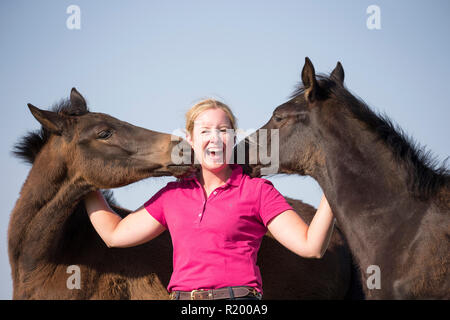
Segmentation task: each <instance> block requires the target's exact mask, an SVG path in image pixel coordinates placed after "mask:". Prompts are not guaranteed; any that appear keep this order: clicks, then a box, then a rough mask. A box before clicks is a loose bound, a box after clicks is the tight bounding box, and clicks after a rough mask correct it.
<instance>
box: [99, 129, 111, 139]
mask: <svg viewBox="0 0 450 320" xmlns="http://www.w3.org/2000/svg"><path fill="white" fill-rule="evenodd" d="M111 136H112V131H111V130H103V131H100V132H99V133H98V134H97V138H98V139H103V140H106V139H108V138H109V137H111Z"/></svg>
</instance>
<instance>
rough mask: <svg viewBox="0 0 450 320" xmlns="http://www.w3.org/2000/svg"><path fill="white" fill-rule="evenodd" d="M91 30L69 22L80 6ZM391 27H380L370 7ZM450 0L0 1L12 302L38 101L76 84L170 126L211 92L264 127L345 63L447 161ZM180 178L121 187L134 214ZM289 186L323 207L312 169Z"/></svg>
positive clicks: (282, 179) (138, 118)
mask: <svg viewBox="0 0 450 320" xmlns="http://www.w3.org/2000/svg"><path fill="white" fill-rule="evenodd" d="M72 4H75V5H78V6H79V7H80V9H81V29H80V30H69V29H68V28H67V27H66V20H67V18H68V17H69V14H67V13H66V9H67V7H68V6H69V5H72ZM372 4H375V5H378V6H379V7H380V9H381V29H380V30H369V29H368V28H367V26H366V20H367V19H368V17H369V15H368V14H367V13H366V9H367V7H368V6H369V5H372ZM449 12H450V2H449V1H447V0H442V1H438V0H434V1H364V0H361V1H349V0H346V1H331V0H330V1H325V0H321V1H312V0H311V1H262V0H259V1H233V0H232V1H164V2H163V1H134V0H133V1H105V0H104V1H98V0H97V1H87V0H84V1H80V0H72V1H16V0H14V1H12V0H3V1H1V2H0V44H1V50H0V57H1V59H0V97H1V117H0V121H1V125H0V133H1V137H2V139H1V141H0V150H1V153H0V161H1V166H0V168H1V169H0V170H1V177H2V183H1V186H0V188H1V192H0V194H1V201H2V203H3V204H5V206H4V210H3V211H4V212H3V214H2V215H1V216H0V284H1V285H0V298H1V299H10V298H11V295H12V282H11V275H10V266H9V261H8V255H7V228H8V222H9V215H10V213H11V211H12V209H13V207H14V204H15V202H16V200H17V198H18V196H19V192H20V188H21V186H22V184H23V182H24V181H25V179H26V176H27V174H28V171H29V169H30V168H29V166H28V165H25V164H24V163H22V162H21V161H19V160H18V159H16V158H14V157H13V156H12V155H11V149H12V146H13V145H14V143H15V142H16V141H17V140H18V139H19V138H20V137H21V136H22V135H23V134H25V133H26V132H27V131H28V130H34V129H38V128H39V125H38V122H37V121H36V120H35V119H34V118H33V117H32V115H31V113H30V112H29V110H28V108H27V107H26V104H27V103H32V104H34V105H36V106H39V107H42V108H47V107H49V106H50V105H52V104H53V103H55V102H57V101H59V100H60V99H61V98H66V97H68V95H69V92H70V89H71V88H72V87H76V88H77V89H78V90H79V91H80V92H81V93H82V94H83V95H84V97H85V98H86V99H87V101H88V104H89V106H90V109H91V110H92V111H96V112H104V113H108V114H110V115H112V116H114V117H116V118H119V119H121V120H124V121H127V122H130V123H132V124H135V125H138V126H142V127H146V128H149V129H153V130H157V131H162V132H168V133H171V132H173V131H174V130H176V129H177V128H182V127H183V125H184V113H185V112H186V111H187V109H189V107H190V106H191V105H192V104H193V103H195V102H196V101H198V100H199V99H201V98H205V97H215V98H218V99H221V100H223V101H224V102H225V103H227V104H229V105H230V106H231V108H232V109H233V111H234V113H235V114H236V116H237V118H238V125H239V127H240V128H242V129H243V130H249V129H252V128H253V129H256V128H258V127H260V126H261V125H263V124H264V123H265V122H266V121H267V120H268V119H269V117H270V115H271V113H272V111H273V109H274V108H275V107H276V106H278V105H279V104H281V103H283V102H285V101H286V100H287V98H288V96H289V95H290V94H291V93H292V91H293V90H294V88H295V85H296V84H297V83H298V82H299V81H300V72H301V69H302V67H303V63H304V58H305V56H308V57H310V58H311V60H312V62H313V63H314V66H315V69H316V72H325V73H329V72H331V71H332V70H333V68H334V66H335V65H336V62H337V61H341V63H342V64H343V66H344V70H345V73H346V79H345V82H346V85H347V87H348V88H349V89H350V90H351V91H352V92H353V93H355V94H357V95H358V96H359V97H361V98H362V99H363V100H364V101H366V102H367V103H368V104H369V105H370V106H371V107H372V108H374V109H375V110H378V111H382V112H386V113H387V114H388V115H389V116H390V117H391V118H392V119H393V120H394V121H395V122H396V123H398V124H399V125H400V126H401V127H402V128H403V129H404V130H405V131H406V132H407V133H408V134H409V135H411V136H413V137H414V138H415V140H417V141H418V142H420V143H421V144H422V145H426V146H427V147H428V149H429V150H431V151H432V152H433V153H434V154H435V155H436V157H437V158H438V159H439V160H444V159H445V158H446V157H447V156H448V155H449V143H448V137H449V131H450V130H449V128H448V121H449V119H450V117H449V115H450V111H449V107H450V103H449V101H450V97H449V92H450V82H449V81H448V78H449V76H448V75H449V73H450V60H449V58H448V57H449V52H450V46H449V40H448V39H449V31H450V20H449V19H448V13H449ZM171 179H172V178H157V179H147V180H145V181H141V182H138V183H136V184H133V185H130V186H127V187H124V188H120V189H116V190H115V191H114V194H115V197H116V199H117V200H118V202H119V203H120V204H121V205H122V206H124V207H126V208H129V209H136V208H137V207H139V206H140V205H142V204H143V203H144V202H145V201H146V200H147V199H148V198H150V197H151V196H152V195H153V194H154V193H155V192H156V191H157V190H159V189H160V188H161V187H163V186H164V185H165V184H166V183H167V182H168V181H170V180H171ZM270 180H271V181H272V182H273V183H274V184H275V186H276V187H277V188H278V189H279V190H280V191H281V192H282V193H283V194H284V195H288V196H291V197H294V198H297V199H302V200H303V201H305V202H308V203H310V204H313V205H315V206H317V205H318V203H319V200H320V196H321V189H320V187H319V186H318V185H317V183H316V182H315V181H313V180H312V179H311V178H302V177H294V176H289V177H286V176H276V177H271V178H270Z"/></svg>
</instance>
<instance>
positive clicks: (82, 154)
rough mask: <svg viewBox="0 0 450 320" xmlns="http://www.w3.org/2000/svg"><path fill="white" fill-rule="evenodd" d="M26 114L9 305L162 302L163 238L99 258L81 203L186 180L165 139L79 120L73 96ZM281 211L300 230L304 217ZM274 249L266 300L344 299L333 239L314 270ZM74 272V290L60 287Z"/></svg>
mask: <svg viewBox="0 0 450 320" xmlns="http://www.w3.org/2000/svg"><path fill="white" fill-rule="evenodd" d="M29 107H30V110H31V112H32V113H33V115H34V116H35V117H36V119H37V120H38V121H39V122H40V123H41V124H42V129H41V130H40V131H39V132H34V133H30V134H29V135H28V136H26V137H25V138H23V139H22V140H21V142H20V143H19V144H18V145H17V146H16V149H15V153H16V155H18V156H19V157H21V158H23V159H25V160H26V161H27V162H29V163H31V164H32V168H31V171H30V173H29V176H28V178H27V180H26V181H25V184H24V186H23V187H22V190H21V194H20V198H19V199H18V201H17V203H16V206H15V208H14V210H13V212H12V215H11V220H10V225H9V232H8V240H9V243H8V245H9V258H10V264H11V269H12V278H13V286H14V293H13V298H15V299H167V298H168V294H167V291H166V289H165V287H166V286H167V284H168V282H169V278H170V275H171V272H172V246H171V240H170V235H169V233H168V232H164V233H163V234H162V235H160V236H159V237H157V238H155V239H153V240H152V241H150V242H148V243H146V244H143V245H140V246H137V247H132V248H126V249H119V248H107V246H106V245H105V244H104V243H103V241H102V240H101V238H100V237H99V236H98V235H97V233H96V232H95V230H94V228H93V227H92V225H91V223H90V221H89V218H88V216H87V214H86V211H85V208H84V204H83V201H81V200H82V198H83V196H84V195H85V194H86V193H88V192H89V191H91V190H95V189H100V188H114V187H118V186H122V185H125V184H129V183H132V182H134V181H138V180H140V179H143V178H147V177H151V176H161V175H171V174H172V175H176V176H178V175H181V174H183V173H185V172H187V171H188V170H190V167H187V166H175V165H174V164H173V163H172V162H171V156H170V155H171V149H172V148H173V147H174V143H176V142H172V141H171V137H170V135H167V134H163V133H157V132H154V131H150V130H146V129H142V128H138V127H135V126H133V125H131V124H128V123H125V122H123V121H120V120H117V119H115V118H113V117H110V116H108V115H106V114H99V113H92V112H89V111H88V109H87V106H86V102H85V100H84V98H83V97H82V96H81V95H80V94H79V93H78V92H77V91H76V90H75V89H72V92H71V95H70V100H68V101H63V102H62V103H60V104H59V105H57V106H55V107H54V108H53V111H44V110H40V109H38V108H36V107H33V106H31V105H29ZM105 195H106V198H107V200H108V203H109V204H110V206H111V207H112V208H113V209H114V210H115V211H116V212H117V213H118V214H120V215H121V216H122V217H124V216H126V215H127V214H128V213H129V211H128V210H126V209H123V208H120V207H118V206H117V205H116V204H115V203H114V201H113V199H112V196H111V193H110V192H109V193H106V194H105ZM288 201H289V202H290V203H291V205H292V206H293V207H294V208H295V209H296V211H297V212H299V213H300V214H301V215H302V217H303V218H304V219H305V220H306V221H310V219H311V217H312V215H313V213H314V212H315V209H314V208H313V207H311V206H309V205H307V204H304V203H302V202H301V201H298V200H292V199H288ZM279 247H280V245H279V244H278V243H277V242H276V241H275V240H273V239H272V238H271V237H270V236H268V237H265V239H264V241H263V243H262V245H261V249H260V253H259V263H260V264H261V271H262V275H263V278H264V281H265V282H264V289H265V297H266V298H269V299H270V298H272V299H283V298H288V299H313V298H322V299H327V298H328V299H329V298H334V299H339V298H343V297H344V296H345V295H346V293H347V291H348V286H349V282H350V280H349V278H350V262H349V261H350V256H349V251H348V248H347V246H346V244H345V242H344V240H343V238H342V236H341V235H340V234H339V233H338V232H336V233H335V234H334V236H333V239H332V242H331V244H330V247H329V250H328V252H327V253H326V254H325V256H324V257H323V259H321V260H315V259H311V260H309V259H303V258H301V257H298V256H296V255H295V254H293V253H291V252H289V251H288V250H286V249H280V248H279ZM73 266H75V267H76V268H78V271H73V270H76V269H74V268H73ZM76 272H78V276H79V286H78V287H77V286H75V287H74V286H73V285H70V284H71V283H70V281H71V279H73V276H74V275H76V274H75V273H76ZM72 273H74V274H72ZM293 283H295V285H293Z"/></svg>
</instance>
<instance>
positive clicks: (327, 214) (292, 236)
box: [267, 196, 334, 258]
mask: <svg viewBox="0 0 450 320" xmlns="http://www.w3.org/2000/svg"><path fill="white" fill-rule="evenodd" d="M333 226H334V217H333V212H332V211H331V208H330V205H329V204H328V201H327V199H326V198H325V196H322V200H321V201H320V205H319V208H318V209H317V212H316V214H315V215H314V218H313V219H312V221H311V223H310V225H309V227H308V225H307V224H306V223H305V222H304V221H303V220H302V218H300V216H299V215H298V214H297V213H296V212H295V211H293V210H287V211H285V212H283V213H282V214H279V215H278V216H276V217H275V218H273V219H272V220H271V221H270V222H269V224H268V225H267V227H268V229H269V231H270V233H271V234H272V235H273V236H274V238H275V239H277V240H278V241H279V242H280V243H281V244H282V245H284V246H285V247H286V248H288V249H289V250H291V251H292V252H294V253H296V254H298V255H300V256H302V257H305V258H321V257H322V256H323V254H324V253H325V251H326V250H327V247H328V243H329V242H330V239H331V235H332V233H333Z"/></svg>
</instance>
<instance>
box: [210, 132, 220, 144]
mask: <svg viewBox="0 0 450 320" xmlns="http://www.w3.org/2000/svg"><path fill="white" fill-rule="evenodd" d="M209 141H210V142H219V141H222V139H221V138H220V131H219V130H212V131H211V134H210V135H209Z"/></svg>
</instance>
